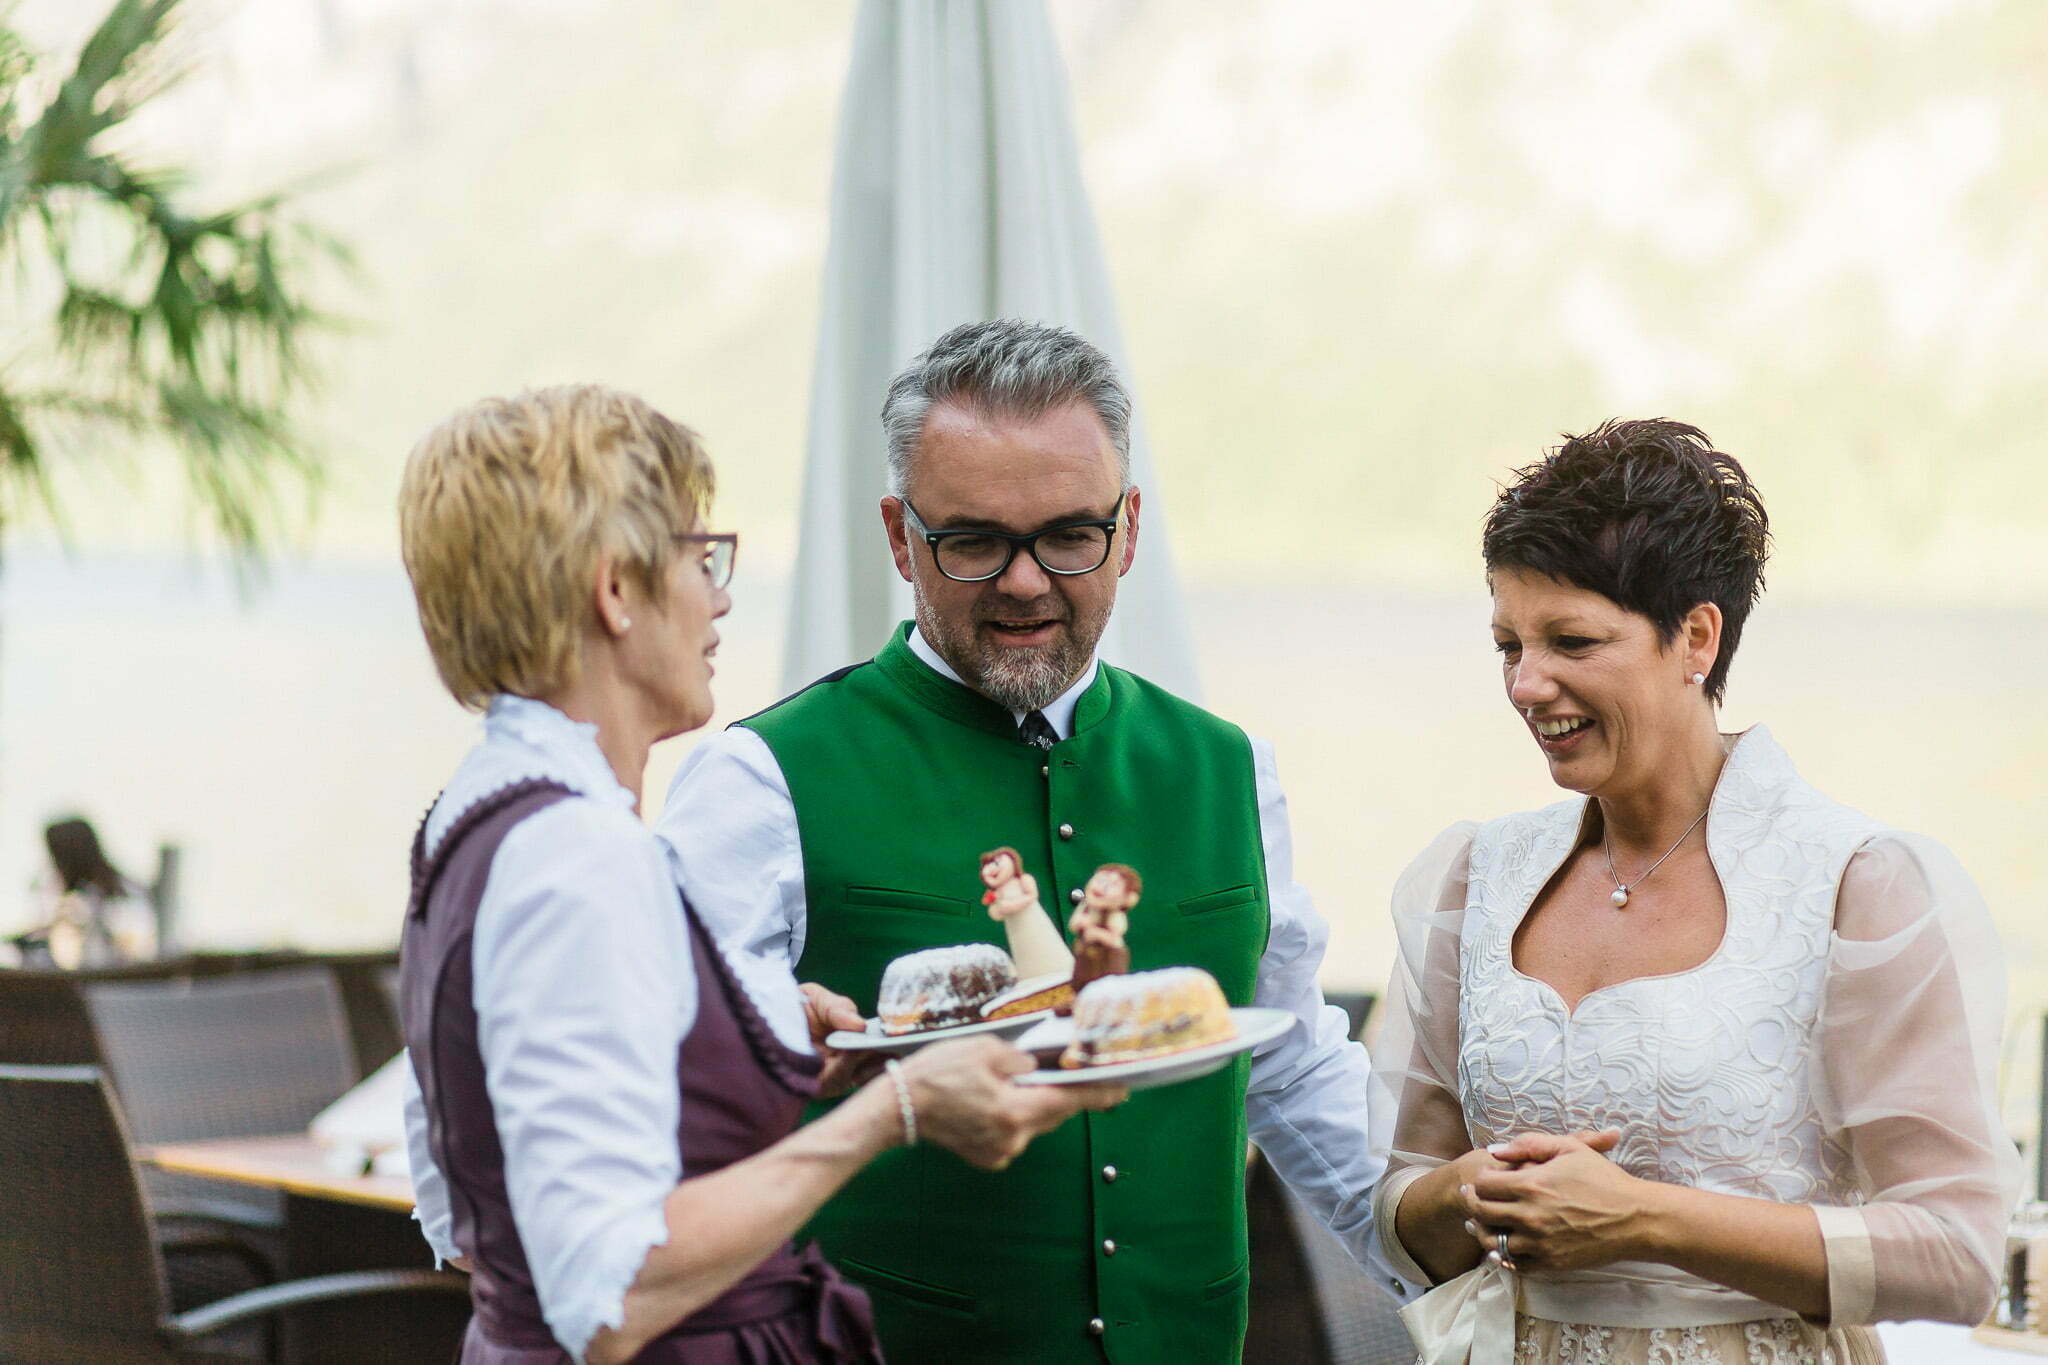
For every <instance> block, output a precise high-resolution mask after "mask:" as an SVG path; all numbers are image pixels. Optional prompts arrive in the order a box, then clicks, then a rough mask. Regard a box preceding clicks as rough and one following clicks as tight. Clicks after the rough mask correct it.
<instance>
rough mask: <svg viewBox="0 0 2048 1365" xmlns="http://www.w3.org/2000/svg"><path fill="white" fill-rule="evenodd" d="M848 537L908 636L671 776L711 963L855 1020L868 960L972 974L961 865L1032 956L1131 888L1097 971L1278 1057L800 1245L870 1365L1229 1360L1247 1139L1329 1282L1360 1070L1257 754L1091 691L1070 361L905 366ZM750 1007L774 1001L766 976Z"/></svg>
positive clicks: (1113, 495) (979, 924)
mask: <svg viewBox="0 0 2048 1365" xmlns="http://www.w3.org/2000/svg"><path fill="white" fill-rule="evenodd" d="M882 420H883V427H884V430H885V432H886V434H887V439H888V446H889V450H888V454H889V492H888V495H887V496H885V497H884V498H882V500H881V511H882V523H883V526H884V529H885V530H886V532H887V535H888V539H889V547H890V551H891V553H892V554H893V555H894V556H895V560H896V567H897V569H898V571H899V572H900V573H902V575H903V577H904V578H905V579H907V580H908V581H909V582H910V584H911V588H912V594H913V600H914V602H915V612H916V621H915V623H911V622H906V623H904V624H903V625H902V626H900V627H898V628H897V629H896V630H895V631H894V632H893V633H892V634H891V635H890V637H889V639H888V640H887V641H886V642H884V643H883V646H882V649H881V652H880V653H878V654H877V655H876V656H875V657H874V658H873V659H871V660H868V661H867V662H865V663H861V664H858V665H855V666H853V667H850V668H847V669H843V670H841V671H840V672H838V673H834V674H832V675H831V676H829V677H827V678H824V679H821V680H819V681H818V682H817V683H815V684H813V685H812V686H810V687H809V688H806V689H805V690H804V691H802V692H799V693H797V694H796V695H794V696H792V697H789V698H787V699H785V700H784V701H782V702H780V703H778V704H776V705H775V706H772V707H770V708H769V709H768V710H766V711H763V712H762V713H760V714H759V715H756V716H753V717H750V718H748V719H747V720H744V721H741V722H740V723H739V724H737V725H735V726H734V727H732V728H731V729H729V730H727V731H725V732H724V733H723V734H722V735H720V736H718V737H716V738H714V739H712V740H710V741H707V742H706V743H705V744H703V745H702V746H700V747H699V748H698V749H697V750H696V751H695V752H694V753H692V754H691V756H690V757H689V759H688V760H687V761H686V763H685V765H684V767H683V770H682V771H681V772H680V773H679V774H678V775H677V778H676V781H675V784H674V786H673V787H672V788H671V789H670V792H669V798H668V803H667V808H666V809H665V810H664V812H663V814H662V818H661V823H660V830H661V833H662V834H663V836H664V837H665V838H667V839H668V841H669V842H670V844H671V845H672V846H673V848H674V849H675V853H676V865H677V868H678V877H679V879H680V881H681V883H682V886H683V889H684V893H685V894H686V895H687V896H688V897H689V899H690V901H691V904H692V905H693V907H694V908H695V909H696V911H697V912H698V913H699V914H700V915H702V916H703V917H704V918H705V920H706V921H707V922H708V923H709V924H710V926H711V927H712V928H713V929H714V930H715V931H716V932H717V933H719V934H720V936H721V937H722V938H724V939H725V940H726V941H728V942H730V943H733V944H735V945H736V946H743V947H745V948H747V949H749V950H751V951H752V952H753V953H755V954H758V955H760V956H762V957H765V958H769V959H776V960H780V961H782V962H784V963H786V964H787V965H788V966H790V967H792V968H794V970H795V972H796V973H797V975H798V977H799V978H801V979H802V980H804V981H807V982H816V983H818V984H819V985H822V986H824V987H826V988H827V989H829V990H831V991H835V992H838V993H840V994H842V995H844V996H847V997H849V998H851V1000H852V1001H853V1002H854V1004H855V1005H856V1006H857V1007H858V1009H859V1010H860V1011H861V1012H863V1013H865V1014H870V1015H871V1014H872V1013H873V1012H874V1008H875V996H876V989H877V987H878V985H879V984H880V981H881V977H882V972H883V969H884V968H885V967H886V966H887V965H888V963H889V962H890V960H891V959H893V958H896V957H898V956H901V955H902V954H904V953H909V952H914V951H916V950H918V949H920V948H930V947H934V946H938V945H942V944H956V943H980V942H985V943H998V944H1000V943H1001V942H1002V941H1003V929H1002V926H1001V925H1000V924H998V923H996V922H995V921H993V920H991V919H990V917H989V916H988V915H987V914H986V913H985V912H984V910H983V908H982V905H981V903H980V891H981V884H980V880H979V878H978V876H977V874H976V859H977V856H978V855H979V854H980V852H981V851H982V850H984V849H990V848H997V847H1001V846H1005V845H1007V846H1010V847H1013V848H1015V849H1017V850H1019V852H1020V854H1021V856H1022V859H1023V861H1024V865H1025V866H1024V870H1025V871H1027V872H1029V873H1031V874H1032V875H1033V876H1034V877H1036V878H1037V881H1038V885H1039V887H1040V888H1042V892H1041V894H1042V895H1043V897H1044V898H1045V900H1046V901H1047V902H1048V909H1049V910H1051V911H1052V912H1053V914H1054V917H1055V919H1057V920H1059V921H1060V922H1061V924H1062V928H1063V930H1064V925H1065V920H1066V914H1065V910H1066V908H1067V906H1068V903H1069V902H1075V903H1078V902H1079V900H1080V899H1081V897H1082V890H1081V888H1082V886H1083V884H1084V883H1085V882H1086V881H1087V878H1088V875H1089V873H1090V872H1092V871H1093V870H1094V869H1095V868H1096V867H1098V866H1100V865H1101V864H1103V863H1107V862H1121V863H1128V864H1130V865H1131V866H1132V867H1135V868H1136V869H1137V870H1138V871H1139V872H1140V874H1141V875H1142V876H1143V878H1144V897H1143V900H1142V902H1141V903H1140V904H1139V905H1138V906H1137V907H1136V908H1135V909H1133V910H1132V911H1131V912H1130V923H1129V930H1128V935H1127V942H1128V945H1129V950H1130V955H1131V968H1132V970H1134V971H1143V970H1147V969H1150V968H1155V967H1165V966H1172V965H1178V964H1193V965H1195V966H1199V967H1203V968H1206V969H1207V970H1208V971H1209V972H1210V973H1212V974H1213V975H1214V976H1215V977H1216V979H1217V981H1218V982H1220V983H1221V984H1222V987H1223V990H1224V993H1225V994H1226V995H1227V996H1228V997H1229V998H1230V1001H1231V1003H1232V1004H1233V1005H1250V1004H1254V1003H1257V1004H1260V1005H1267V1006H1274V1007H1278V1008H1281V1009H1286V1010H1290V1011H1292V1012H1293V1013H1295V1014H1296V1015H1297V1016H1298V1017H1299V1021H1300V1022H1299V1023H1298V1024H1297V1025H1296V1026H1295V1028H1294V1029H1293V1030H1292V1031H1291V1032H1290V1033H1289V1034H1287V1035H1286V1036H1285V1037H1284V1038H1282V1039H1280V1040H1279V1041H1277V1042H1276V1043H1274V1044H1271V1045H1269V1046H1267V1047H1266V1048H1264V1049H1262V1050H1261V1051H1260V1052H1259V1053H1258V1054H1257V1055H1256V1056H1251V1057H1241V1058H1239V1060H1238V1061H1237V1063H1236V1064H1235V1065H1234V1066H1232V1067H1230V1068H1229V1069H1227V1070H1225V1071H1222V1072H1218V1073H1217V1074H1215V1075H1213V1076H1210V1077H1207V1078H1204V1079H1202V1080H1198V1081H1191V1082H1187V1083H1184V1084H1180V1085H1175V1086H1168V1087H1162V1088H1159V1089H1155V1090H1147V1091H1143V1092H1140V1093H1138V1094H1134V1095H1133V1096H1132V1097H1131V1098H1130V1100H1129V1101H1128V1102H1126V1103H1125V1104H1124V1105H1123V1106H1122V1107H1120V1108H1119V1109H1117V1110H1116V1111H1114V1112H1112V1113H1104V1114H1088V1115H1084V1116H1081V1117H1080V1118H1078V1119H1077V1120H1075V1121H1073V1122H1069V1123H1067V1124H1066V1125H1064V1126H1063V1127H1061V1128H1059V1129H1057V1130H1055V1131H1054V1132H1052V1133H1049V1134H1047V1135H1046V1136H1044V1137H1042V1138H1040V1139H1039V1140H1038V1141H1037V1142H1036V1143H1034V1144H1033V1145H1032V1147H1031V1148H1030V1149H1029V1150H1028V1151H1026V1152H1025V1153H1024V1154H1023V1155H1022V1156H1020V1157H1019V1158H1018V1159H1017V1161H1016V1162H1015V1164H1014V1165H1012V1166H1011V1167H1010V1168H1009V1169H1008V1170H1006V1171H1002V1172H987V1171H978V1170H975V1169H972V1168H970V1167H969V1166H967V1165H966V1164H965V1163H964V1162H961V1161H960V1160H958V1159H957V1158H954V1157H952V1156H949V1155H947V1154H946V1153H944V1152H940V1151H933V1150H928V1149H923V1148H913V1149H906V1150H901V1151H897V1152H894V1153H890V1154H889V1155H887V1156H884V1157H883V1158H882V1159H881V1160H878V1161H877V1162H875V1163H874V1165H872V1166H871V1167H869V1169H868V1170H867V1171H866V1172H865V1173H864V1174H862V1175H861V1176H859V1177H857V1178H856V1179H855V1180H854V1181H853V1182H852V1183H851V1184H849V1185H848V1186H847V1187H846V1189H845V1190H844V1191H843V1192H842V1193H841V1194H840V1195H839V1196H838V1197H837V1198H836V1199H834V1200H833V1201H832V1202H831V1203H830V1204H828V1205H827V1206H826V1208H825V1209H824V1210H823V1211H822V1212H821V1213H820V1214H819V1216H818V1218H817V1219H816V1220H815V1222H814V1223H813V1224H812V1231H813V1232H814V1233H815V1235H816V1236H817V1237H818V1238H819V1239H820V1240H821V1241H822V1243H823V1244H824V1247H825V1250H826V1252H827V1254H828V1255H829V1256H830V1257H831V1259H832V1260H833V1261H834V1262H835V1263H836V1264H838V1265H839V1266H840V1268H841V1269H843V1270H844V1271H845V1272H846V1273H847V1274H848V1275H849V1276H851V1277H852V1278H854V1279H855V1280H858V1281H859V1282H860V1283H861V1284H862V1285H863V1286H864V1287H865V1288H866V1289H867V1291H868V1293H869V1295H870V1296H871V1297H872V1298H873V1300H874V1305H875V1316H876V1321H877V1323H878V1324H879V1326H880V1329H881V1335H882V1341H883V1345H884V1347H885V1349H886V1351H887V1353H888V1356H889V1359H890V1360H891V1361H892V1362H895V1365H921V1363H923V1362H930V1363H931V1365H940V1363H941V1362H943V1365H961V1363H962V1362H983V1361H987V1362H1020V1363H1021V1362H1044V1363H1045V1365H1055V1362H1057V1363H1058V1365H1068V1363H1069V1362H1074V1361H1091V1360H1092V1361H1104V1360H1107V1361H1114V1362H1118V1365H1125V1363H1126V1362H1161V1365H1165V1363H1166V1362H1172V1365H1197V1363H1198V1362H1224V1361H1236V1360H1237V1359H1238V1356H1239V1353H1240V1350H1241V1346H1242V1342H1243V1337H1244V1328H1245V1311H1246V1310H1245V1290H1246V1283H1247V1279H1248V1271H1249V1267H1248V1257H1247V1251H1246V1244H1245V1206H1244V1157H1245V1140H1246V1137H1247V1133H1249V1135H1250V1136H1251V1137H1252V1138H1253V1139H1255V1140H1256V1141H1257V1142H1258V1143H1259V1145H1260V1146H1261V1147H1262V1148H1263V1149H1264V1151H1265V1152H1266V1154H1267V1156H1268V1157H1269V1159H1270V1160H1271V1161H1272V1163H1273V1165H1274V1166H1275V1168H1276V1169H1278V1170H1279V1172H1280V1173H1281V1175H1282V1176H1283V1177H1284V1178H1285V1179H1286V1180H1287V1181H1288V1183H1289V1184H1290V1185H1291V1186H1292V1187H1293V1188H1294V1189H1295V1190H1296V1192H1297V1193H1299V1194H1300V1195H1302V1196H1303V1197H1304V1198H1305V1199H1306V1200H1307V1202H1308V1203H1309V1205H1310V1206H1311V1207H1312V1208H1314V1209H1315V1210H1316V1211H1317V1212H1318V1213H1319V1214H1320V1215H1321V1216H1322V1217H1323V1219H1324V1220H1325V1221H1326V1222H1327V1223H1328V1224H1329V1226H1330V1227H1331V1228H1332V1230H1333V1231H1335V1232H1336V1233H1337V1235H1338V1236H1339V1237H1340V1238H1342V1239H1343V1240H1344V1241H1345V1242H1346V1244H1347V1245H1348V1246H1350V1247H1351V1248H1352V1250H1353V1253H1354V1254H1355V1255H1357V1256H1359V1257H1360V1259H1364V1258H1365V1256H1366V1255H1367V1253H1368V1252H1370V1251H1372V1250H1373V1248H1372V1246H1371V1242H1372V1230H1371V1224H1370V1205H1371V1195H1372V1186H1373V1183H1374V1181H1375V1180H1376V1179H1377V1178H1378V1175H1379V1164H1378V1163H1377V1162H1376V1161H1375V1160H1374V1159H1373V1157H1372V1155H1371V1152H1370V1149H1369V1146H1368V1142H1367V1137H1366V1094H1367V1062H1366V1056H1365V1052H1364V1049H1362V1048H1360V1047H1357V1046H1356V1045H1354V1044H1351V1043H1350V1042H1348V1041H1347V1038H1346V1026H1345V1019H1344V1015H1343V1013H1342V1011H1340V1010H1337V1009H1335V1008H1333V1007H1329V1006H1327V1005H1325V1003H1324V1001H1323V998H1322V993H1321V990H1320V989H1319V987H1318V986H1317V984H1316V974H1317V969H1318V968H1319V967H1320V965H1321V962H1322V956H1323V948H1324V945H1325V943H1326V941H1327V937H1328V934H1327V930H1326V928H1325V926H1324V924H1323V922H1322V920H1321V919H1320V918H1319V917H1318V916H1317V914H1316V912H1315V909H1314V907H1313V906H1312V905H1311V904H1310V903H1309V899H1308V896H1307V894H1306V893H1305V892H1304V891H1303V890H1302V889H1301V887H1300V886H1298V885H1297V884H1295V882H1294V879H1293V872H1292V866H1291V864H1292V848H1291V841H1290V835H1289V832H1288V826H1287V813H1286V799H1285V797H1284V796H1283V795H1282V794H1281V791H1280V787H1279V782H1278V779H1277V777H1276V776H1275V773H1274V767H1273V759H1272V753H1271V750H1270V749H1269V748H1268V747H1266V746H1265V745H1263V744H1261V743H1257V742H1254V741H1252V740H1249V739H1247V737H1246V736H1245V734H1244V732H1243V731H1241V730H1239V729H1238V728H1237V727H1236V726H1234V725H1231V724H1230V723H1229V722H1227V721H1224V720H1221V719H1219V718H1217V717H1215V716H1212V715H1210V714H1209V713H1208V712H1206V711H1203V710H1202V709H1200V708H1199V707H1197V706H1195V705H1193V704H1192V703H1189V702H1186V701H1183V700H1181V699H1180V698H1178V697H1176V696H1174V695H1172V694H1171V693H1169V692H1167V691H1165V690H1164V689H1162V688H1160V687H1157V686H1155V685H1153V684H1152V683H1149V682H1147V681H1145V680H1144V679H1143V678H1140V677H1137V676H1135V675H1133V674H1131V673H1127V672H1125V671H1123V670H1121V669H1118V668H1114V667H1112V666H1110V665H1108V664H1106V663H1102V662H1100V661H1098V660H1097V659H1096V657H1095V647H1096V643H1097V641H1098V640H1099V639H1100V638H1101V635H1102V632H1103V628H1104V626H1106V625H1107V624H1108V621H1109V617H1110V612H1111V610H1112V608H1113V607H1114V606H1115V602H1116V591H1117V582H1118V579H1119V578H1120V577H1121V576H1122V575H1123V574H1124V573H1126V572H1127V571H1128V570H1129V569H1130V567H1131V564H1132V561H1133V558H1134V556H1135V555H1136V553H1137V548H1138V526H1139V512H1140V507H1141V501H1142V499H1141V495H1140V491H1139V490H1138V489H1137V488H1136V487H1134V486H1132V484H1131V481H1130V438H1129V431H1130V400H1129V397H1128V396H1127V394H1126V393H1125V391H1124V388H1123V386H1122V384H1121V383H1120V382H1119V381H1118V379H1117V376H1116V374H1115V372H1114V370H1113V368H1112V366H1111V365H1110V363H1109V361H1108V359H1107V358H1106V357H1105V356H1104V355H1103V354H1102V353H1101V352H1100V351H1098V350H1097V349H1096V348H1095V347H1093V346H1091V345H1089V344H1088V343H1087V342H1086V341H1084V340H1082V339H1081V338H1080V337H1078V336H1075V335H1074V334H1073V333H1071V332H1068V331H1065V330H1063V329H1060V328H1056V327H1049V326H1044V325H1040V324H1035V323H1024V322H1017V321H1013V320H996V321H993V322H984V323H973V324H969V325H966V326H963V327H958V328H955V329H954V330H952V331H951V332H948V333H947V334H946V335H945V336H943V337H941V338H939V340H938V341H937V342H935V343H934V344H933V345H932V347H931V349H930V350H929V351H927V352H926V353H925V354H924V355H922V356H919V357H918V358H917V360H916V361H914V362H913V363H912V364H911V365H910V366H909V368H907V369H906V370H904V372H903V373H902V374H900V375H898V376H897V378H896V379H895V380H894V381H893V382H892V384H891V385H890V388H889V393H888V396H887V400H886V402H885V404H884V407H883V412H882ZM785 979H786V978H785Z"/></svg>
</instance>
